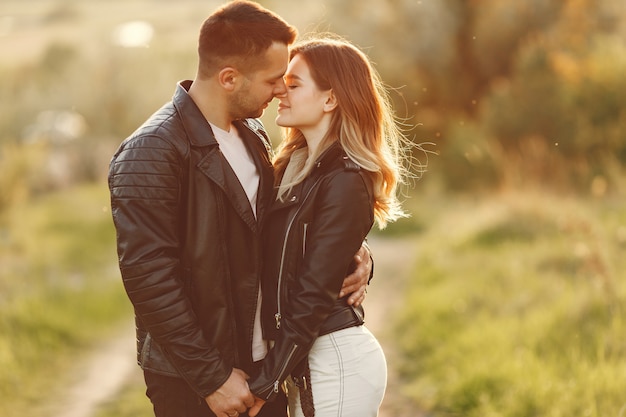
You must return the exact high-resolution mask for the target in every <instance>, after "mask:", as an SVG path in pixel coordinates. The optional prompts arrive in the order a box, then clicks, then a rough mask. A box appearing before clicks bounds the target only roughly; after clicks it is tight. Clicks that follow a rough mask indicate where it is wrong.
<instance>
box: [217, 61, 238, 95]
mask: <svg viewBox="0 0 626 417" xmlns="http://www.w3.org/2000/svg"><path fill="white" fill-rule="evenodd" d="M238 77H239V72H238V71H237V70H236V69H235V68H233V67H225V68H222V70H221V71H220V72H219V74H218V75H217V79H218V81H219V83H220V85H221V86H222V87H224V88H225V89H226V90H228V91H233V90H234V89H235V85H236V83H237V78H238Z"/></svg>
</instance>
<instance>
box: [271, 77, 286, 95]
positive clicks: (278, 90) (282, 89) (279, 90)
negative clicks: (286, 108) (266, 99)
mask: <svg viewBox="0 0 626 417" xmlns="http://www.w3.org/2000/svg"><path fill="white" fill-rule="evenodd" d="M286 94H287V86H286V85H285V80H282V79H281V80H280V81H279V82H278V83H277V84H276V87H275V88H274V97H284V96H285V95H286Z"/></svg>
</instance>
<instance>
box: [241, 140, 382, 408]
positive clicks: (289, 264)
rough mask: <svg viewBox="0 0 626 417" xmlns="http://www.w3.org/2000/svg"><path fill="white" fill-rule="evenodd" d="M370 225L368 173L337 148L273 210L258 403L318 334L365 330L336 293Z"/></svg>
mask: <svg viewBox="0 0 626 417" xmlns="http://www.w3.org/2000/svg"><path fill="white" fill-rule="evenodd" d="M373 219H374V217H373V198H372V192H371V186H370V181H369V179H368V177H367V174H366V173H365V172H364V171H363V170H361V169H360V167H359V166H358V165H356V164H355V163H354V162H352V161H351V160H350V159H348V157H347V156H346V154H345V153H344V152H343V150H342V148H341V147H340V146H339V144H337V143H336V144H334V145H332V146H331V147H330V148H329V149H328V150H326V151H325V152H324V154H323V155H322V156H321V157H320V158H319V159H318V161H317V162H316V164H315V167H314V169H313V172H312V173H311V174H310V175H309V177H308V178H307V179H306V180H305V181H304V182H303V183H301V184H299V185H298V186H296V187H294V189H293V190H292V191H291V193H290V194H289V195H288V197H287V198H285V199H284V201H282V202H281V201H276V202H275V203H274V206H273V207H272V209H271V212H270V214H269V218H268V223H267V224H266V229H265V230H266V233H265V241H266V245H265V254H264V262H265V263H264V268H263V276H262V280H263V281H262V283H263V318H264V331H265V337H266V338H268V339H271V340H274V341H275V345H274V347H273V348H272V349H271V350H270V352H269V353H268V355H267V357H266V358H265V359H264V362H263V367H262V370H261V373H260V375H257V376H256V377H254V378H253V379H252V380H251V381H250V389H251V391H252V392H253V393H254V394H255V395H257V396H258V397H260V398H263V399H271V398H272V397H273V396H274V393H276V392H278V387H279V385H280V384H281V383H282V381H283V380H284V379H285V378H286V377H287V375H289V374H292V375H293V374H294V369H295V368H296V366H298V365H299V364H300V363H301V362H302V361H303V359H305V358H306V357H307V355H308V352H309V350H310V348H311V346H312V344H313V342H314V341H315V339H316V338H317V337H318V336H319V335H320V334H324V333H330V332H331V331H334V330H338V329H339V328H345V327H349V326H351V325H358V324H362V323H363V314H362V313H363V312H362V310H354V309H352V308H351V307H349V306H348V305H347V303H346V300H345V299H338V294H339V290H340V289H341V285H342V282H343V279H344V277H345V276H346V275H347V273H349V272H351V270H352V269H353V268H354V263H353V258H354V254H355V253H356V252H357V250H358V249H359V247H360V246H361V243H362V242H363V240H364V239H365V237H366V236H367V234H368V232H369V230H370V229H371V226H372V224H373ZM339 317H345V319H338V318H339ZM333 322H334V323H335V326H333V325H332V323H333Z"/></svg>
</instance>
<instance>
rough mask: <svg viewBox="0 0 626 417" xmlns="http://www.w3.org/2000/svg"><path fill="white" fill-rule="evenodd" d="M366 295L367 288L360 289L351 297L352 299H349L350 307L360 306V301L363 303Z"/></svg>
mask: <svg viewBox="0 0 626 417" xmlns="http://www.w3.org/2000/svg"><path fill="white" fill-rule="evenodd" d="M364 294H365V288H364V287H358V288H357V289H356V290H355V291H354V292H353V293H352V294H351V295H350V297H348V305H354V306H358V304H356V303H358V302H359V301H362V299H363V298H364Z"/></svg>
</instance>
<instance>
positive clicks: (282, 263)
mask: <svg viewBox="0 0 626 417" xmlns="http://www.w3.org/2000/svg"><path fill="white" fill-rule="evenodd" d="M321 180H322V178H318V179H317V180H316V181H315V183H313V185H312V186H311V188H310V189H309V191H308V192H307V194H306V196H304V199H303V200H302V201H301V202H300V207H298V210H296V212H295V213H294V215H293V217H292V218H291V220H290V221H289V225H287V230H286V231H285V240H283V249H282V252H281V255H280V268H279V270H278V288H277V290H276V291H277V294H276V295H277V297H276V299H277V311H276V314H274V319H275V320H276V329H277V330H278V329H280V321H281V319H282V317H283V316H282V313H281V311H282V309H281V304H282V303H281V299H280V290H281V286H282V281H283V268H284V266H285V252H286V251H287V240H288V238H289V232H290V231H291V226H293V222H294V221H295V220H296V217H298V214H299V213H300V210H301V209H302V206H303V205H304V203H305V202H306V200H307V199H308V198H309V196H310V195H311V193H312V192H313V190H314V189H315V187H316V186H317V184H318V183H319V182H320V181H321ZM306 229H307V226H306V225H305V229H304V231H305V237H306ZM302 250H303V252H302V253H303V254H304V242H303V244H302Z"/></svg>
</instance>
